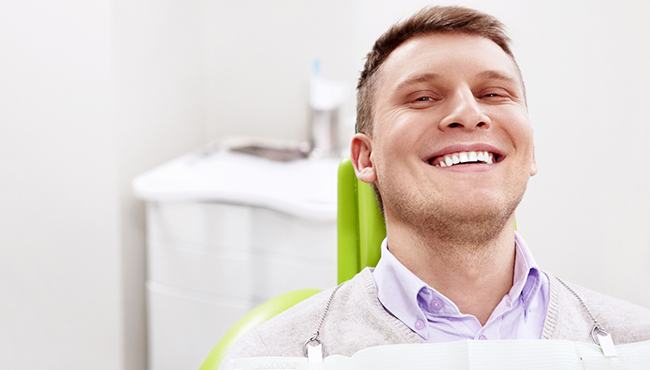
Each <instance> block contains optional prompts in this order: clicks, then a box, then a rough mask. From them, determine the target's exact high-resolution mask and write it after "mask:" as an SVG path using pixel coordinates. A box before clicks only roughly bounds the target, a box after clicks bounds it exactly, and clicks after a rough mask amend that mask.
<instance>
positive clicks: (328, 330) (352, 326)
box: [227, 270, 386, 359]
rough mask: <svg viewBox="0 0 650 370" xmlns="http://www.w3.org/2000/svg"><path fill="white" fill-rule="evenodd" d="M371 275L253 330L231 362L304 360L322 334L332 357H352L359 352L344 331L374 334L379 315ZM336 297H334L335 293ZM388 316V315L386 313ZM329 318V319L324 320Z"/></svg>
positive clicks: (231, 355) (236, 348)
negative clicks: (316, 336)
mask: <svg viewBox="0 0 650 370" xmlns="http://www.w3.org/2000/svg"><path fill="white" fill-rule="evenodd" d="M371 282H373V280H372V275H371V272H370V271H368V270H364V271H362V272H361V273H359V274H357V276H355V277H354V278H353V279H352V280H350V281H347V282H345V283H343V284H342V285H341V286H340V287H339V288H338V289H336V288H329V289H326V290H324V291H322V292H320V293H318V294H316V295H314V296H312V297H310V298H308V299H306V300H304V301H302V302H300V303H298V304H296V305H295V306H293V307H291V308H289V309H288V310H286V311H284V312H282V313H281V314H279V315H278V316H276V317H274V318H272V319H270V320H268V321H266V322H265V323H263V324H260V325H259V326H258V327H256V328H254V329H251V330H250V331H249V332H247V333H246V334H245V335H244V336H243V337H242V338H241V339H239V340H238V341H237V342H236V343H235V344H234V345H233V347H232V348H231V349H230V350H229V352H228V356H227V357H228V359H230V358H237V357H255V356H288V357H296V356H303V345H304V344H305V343H306V342H307V341H308V340H309V338H311V337H312V336H313V335H314V334H315V333H316V331H317V330H318V327H319V323H320V322H321V320H323V321H324V323H323V325H322V327H321V328H320V332H319V339H321V340H322V341H323V346H324V350H325V351H326V352H328V353H330V354H332V353H337V354H352V353H354V352H355V351H356V350H357V349H358V348H356V347H355V346H350V345H349V343H346V340H345V338H337V340H336V341H334V340H331V339H332V338H335V337H338V336H339V335H342V333H343V332H344V331H343V329H342V328H343V327H345V328H346V331H347V332H348V333H354V332H360V331H366V330H368V331H372V325H373V324H372V320H369V319H367V317H371V316H373V315H377V311H378V307H379V306H378V302H377V303H376V304H377V306H376V307H372V306H373V305H374V304H375V303H374V302H373V297H374V298H375V300H376V292H373V286H372V285H370V284H371ZM335 289H336V293H335V294H334V296H333V295H332V294H333V293H334V290H335ZM328 303H329V309H327V310H326V307H328ZM326 311H327V313H326ZM384 314H386V313H384ZM324 315H325V317H324Z"/></svg>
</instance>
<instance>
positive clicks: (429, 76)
mask: <svg viewBox="0 0 650 370" xmlns="http://www.w3.org/2000/svg"><path fill="white" fill-rule="evenodd" d="M441 77H442V76H441V75H439V74H437V73H418V74H415V75H412V76H409V77H407V78H405V79H404V80H402V81H400V83H398V84H397V86H396V87H395V91H399V90H402V89H404V88H406V87H409V86H410V85H414V84H417V83H422V82H431V81H434V80H437V79H439V78H441Z"/></svg>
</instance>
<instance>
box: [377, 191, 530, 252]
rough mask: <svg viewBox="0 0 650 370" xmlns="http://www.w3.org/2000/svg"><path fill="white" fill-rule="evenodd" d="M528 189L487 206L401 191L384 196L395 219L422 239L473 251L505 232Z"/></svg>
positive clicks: (385, 203)
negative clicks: (437, 199) (410, 228)
mask: <svg viewBox="0 0 650 370" xmlns="http://www.w3.org/2000/svg"><path fill="white" fill-rule="evenodd" d="M525 189H526V184H524V185H523V186H520V190H518V191H517V190H515V191H512V192H510V193H508V194H505V196H504V197H503V198H502V199H500V200H498V201H494V202H491V203H489V204H487V205H486V204H471V203H469V202H468V203H466V204H462V203H461V204H459V203H458V202H448V201H435V200H434V199H432V197H431V198H427V197H425V195H424V194H419V193H418V194H412V193H406V192H400V191H397V192H394V193H392V194H390V195H388V194H386V195H388V196H386V195H384V196H382V198H383V201H384V207H385V208H387V209H390V210H391V213H392V214H393V216H394V217H395V218H397V219H399V220H400V221H401V222H403V223H405V224H407V225H409V226H410V227H412V228H413V232H415V233H417V234H418V235H420V236H422V238H421V239H423V240H422V241H425V240H427V239H430V240H436V241H438V242H439V243H440V244H442V245H445V246H454V251H451V250H446V252H448V253H452V254H455V253H461V254H463V253H470V254H471V253H477V252H480V250H479V249H480V248H482V247H486V246H489V245H491V244H492V243H491V242H492V241H494V240H495V239H496V238H497V237H498V235H499V234H500V233H501V232H502V231H503V229H504V227H505V226H506V223H507V222H508V221H509V220H510V218H511V216H512V214H513V213H514V211H515V209H516V208H517V206H518V205H519V203H520V202H521V200H522V198H523V195H524V192H525ZM427 244H428V243H427ZM429 247H435V246H432V245H429ZM443 252H444V251H443Z"/></svg>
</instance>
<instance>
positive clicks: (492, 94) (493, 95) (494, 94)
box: [481, 91, 509, 99]
mask: <svg viewBox="0 0 650 370" xmlns="http://www.w3.org/2000/svg"><path fill="white" fill-rule="evenodd" d="M508 96H509V95H508V94H507V93H505V92H501V91H488V92H485V93H483V94H482V95H481V98H484V99H504V98H507V97H508Z"/></svg>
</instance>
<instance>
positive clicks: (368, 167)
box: [350, 134, 377, 184]
mask: <svg viewBox="0 0 650 370" xmlns="http://www.w3.org/2000/svg"><path fill="white" fill-rule="evenodd" d="M371 154H372V140H371V139H370V138H369V137H368V135H366V134H355V135H354V136H353V137H352V143H351V145H350V155H351V160H352V165H353V166H354V172H355V173H356V174H357V178H358V179H359V180H361V181H363V182H365V183H368V184H373V183H375V181H377V174H376V173H375V167H374V166H373V163H372V159H371Z"/></svg>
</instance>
